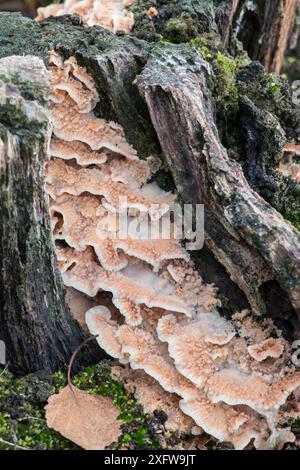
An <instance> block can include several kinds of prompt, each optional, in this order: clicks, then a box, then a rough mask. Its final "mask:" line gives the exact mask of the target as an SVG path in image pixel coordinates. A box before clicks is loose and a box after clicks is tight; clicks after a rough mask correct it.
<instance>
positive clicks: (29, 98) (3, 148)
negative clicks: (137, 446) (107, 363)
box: [0, 58, 99, 374]
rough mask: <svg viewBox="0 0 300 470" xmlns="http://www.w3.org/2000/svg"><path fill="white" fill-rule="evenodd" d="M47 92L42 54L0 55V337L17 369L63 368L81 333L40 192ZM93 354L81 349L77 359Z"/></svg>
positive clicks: (84, 360)
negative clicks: (6, 57)
mask: <svg viewBox="0 0 300 470" xmlns="http://www.w3.org/2000/svg"><path fill="white" fill-rule="evenodd" d="M47 94H48V77H47V71H46V68H45V66H44V64H43V62H42V61H37V60H36V59H35V58H26V59H25V60H24V59H23V58H15V59H13V58H12V59H9V63H7V62H5V63H3V61H2V60H0V188H1V198H0V241H1V242H0V272H1V276H0V338H1V340H3V341H4V342H5V345H6V351H7V361H8V362H9V364H10V369H11V370H12V371H14V372H16V373H18V374H23V373H28V372H32V371H36V370H41V369H44V370H48V371H55V370H57V369H64V368H65V367H66V366H67V364H68V362H69V359H70V356H71V355H72V352H73V351H74V349H75V348H76V347H77V346H78V345H79V344H80V343H81V342H82V341H83V339H84V334H83V332H82V331H81V329H80V327H79V325H78V324H77V323H76V322H75V321H74V320H73V318H72V316H71V314H70V312H69V310H68V308H67V306H66V304H65V300H64V288H63V285H62V281H61V278H60V274H59V272H58V269H57V265H56V259H55V254H54V245H53V242H52V237H51V231H50V221H49V215H48V200H47V198H46V194H45V193H44V191H43V166H44V163H45V161H46V159H47V147H48V145H49V139H50V135H51V128H50V125H49V119H48V113H47V110H46V108H45V105H46V99H47ZM98 357H99V356H98ZM92 360H93V356H92V353H91V352H85V355H83V356H82V357H81V358H79V362H78V366H79V365H82V364H86V363H89V362H91V361H92Z"/></svg>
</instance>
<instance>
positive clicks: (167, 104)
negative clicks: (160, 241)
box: [0, 2, 300, 368]
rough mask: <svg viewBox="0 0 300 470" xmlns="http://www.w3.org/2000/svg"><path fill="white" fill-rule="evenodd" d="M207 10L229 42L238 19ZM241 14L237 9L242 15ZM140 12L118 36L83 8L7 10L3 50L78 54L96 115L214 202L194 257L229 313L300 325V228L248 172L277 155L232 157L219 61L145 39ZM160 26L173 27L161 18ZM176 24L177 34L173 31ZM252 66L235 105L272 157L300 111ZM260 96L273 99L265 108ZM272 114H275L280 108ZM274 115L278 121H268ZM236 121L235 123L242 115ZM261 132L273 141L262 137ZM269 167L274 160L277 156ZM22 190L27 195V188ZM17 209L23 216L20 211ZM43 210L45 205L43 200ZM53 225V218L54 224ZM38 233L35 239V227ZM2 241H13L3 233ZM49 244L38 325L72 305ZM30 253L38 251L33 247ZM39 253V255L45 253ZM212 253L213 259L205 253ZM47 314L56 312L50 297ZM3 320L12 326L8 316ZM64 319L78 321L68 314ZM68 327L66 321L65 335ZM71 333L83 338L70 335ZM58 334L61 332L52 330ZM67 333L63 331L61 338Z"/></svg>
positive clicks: (165, 181)
mask: <svg viewBox="0 0 300 470" xmlns="http://www.w3.org/2000/svg"><path fill="white" fill-rule="evenodd" d="M138 3H140V2H138ZM144 3H145V2H144ZM146 3H147V2H146ZM186 3H187V4H190V3H191V2H186ZM193 3H197V2H193ZM198 3H199V2H198ZM203 5H204V3H203ZM210 11H211V10H210ZM198 13H199V15H200V16H201V15H202V19H203V18H206V19H207V21H206V22H204V21H203V22H202V23H201V24H202V25H204V28H207V27H208V25H209V24H210V22H212V23H211V24H213V29H214V31H215V33H214V34H216V36H217V35H218V34H221V32H222V31H227V32H226V33H224V34H225V35H224V36H223V41H224V40H225V41H226V39H225V38H226V36H228V29H227V28H225V29H224V28H223V29H222V28H221V29H220V25H223V26H224V25H225V24H226V22H225V20H224V21H223V20H222V18H224V16H222V14H223V13H224V9H219V10H218V15H217V14H215V15H214V17H212V16H211V14H210V13H209V14H208V13H207V10H205V11H204V10H201V11H200V10H198ZM231 13H232V12H231ZM231 13H230V14H229V17H232V16H233V15H232V14H231ZM227 17H228V16H227ZM185 18H186V17H185ZM197 18H198V17H197ZM212 18H213V19H212ZM171 19H173V18H171ZM169 20H170V17H169ZM169 20H168V21H169ZM138 21H139V18H138V17H137V23H136V30H135V32H134V33H133V34H132V35H131V36H125V37H123V36H114V35H113V34H111V33H109V32H108V31H105V30H103V29H101V28H92V29H86V28H84V27H82V25H81V22H80V21H79V19H78V18H75V17H68V18H66V17H64V18H58V19H52V20H48V21H45V22H43V23H42V24H37V23H36V22H33V21H30V20H28V19H25V18H22V17H20V16H17V15H0V57H8V56H11V55H12V54H20V53H22V54H24V55H26V54H31V55H35V56H38V57H40V58H42V59H43V60H44V61H45V62H46V61H47V57H48V53H49V50H51V49H55V50H56V51H58V52H59V53H60V54H62V55H63V56H64V57H66V58H67V57H70V56H71V55H75V56H76V58H77V60H78V61H79V62H80V63H81V64H82V65H84V66H85V67H86V68H87V70H88V72H89V73H90V74H91V75H92V76H93V78H94V80H95V82H96V86H97V89H98V92H99V95H100V98H101V99H100V102H99V104H98V106H97V108H96V113H97V114H98V115H99V116H101V117H104V118H106V119H112V120H114V121H116V122H118V123H119V124H121V125H122V126H123V128H124V130H125V134H126V137H127V139H128V141H129V142H130V143H131V144H132V145H134V146H135V148H136V149H137V150H138V152H139V154H140V156H142V157H146V156H148V155H153V154H155V155H158V156H160V157H161V158H163V159H164V160H165V161H166V162H167V164H168V167H169V170H170V173H171V175H172V177H173V180H172V179H170V178H169V176H168V174H166V173H161V174H159V175H158V177H157V180H158V181H159V182H160V183H161V184H162V185H163V186H164V187H167V186H168V185H169V182H170V181H171V183H170V184H171V186H172V185H174V183H175V186H176V189H177V192H178V194H179V195H180V197H181V199H182V200H183V201H184V202H188V203H191V202H193V203H204V204H205V207H206V227H205V229H206V239H205V244H206V247H205V250H203V251H200V252H197V253H194V254H193V257H194V259H195V263H196V266H197V267H198V268H199V270H200V272H201V274H202V275H203V277H204V279H205V280H206V281H209V282H215V283H216V285H217V286H218V287H219V289H220V292H221V293H222V294H225V295H227V296H229V301H230V303H231V304H232V309H231V311H232V310H234V309H235V308H240V307H244V306H247V305H250V306H251V307H252V308H253V310H254V312H255V313H257V314H263V313H266V314H269V315H272V316H273V317H275V318H277V319H280V320H282V319H285V320H289V322H291V324H293V325H294V326H295V327H298V326H299V321H298V319H297V313H298V315H299V311H300V298H299V292H300V281H299V279H300V276H299V274H300V273H299V271H300V261H299V258H300V257H299V252H300V234H299V232H298V231H297V230H296V229H295V228H293V227H292V225H291V224H290V223H289V222H287V221H286V220H285V219H284V218H283V217H282V215H280V213H279V212H278V210H276V207H275V206H276V200H277V199H280V198H281V194H282V193H281V192H280V189H278V188H275V189H274V194H273V196H272V197H271V198H270V200H269V202H267V199H268V198H267V197H266V196H265V195H264V194H263V191H262V189H261V188H260V187H258V186H257V184H256V181H252V180H251V177H250V176H251V175H253V174H254V173H255V174H258V170H257V169H259V170H260V173H261V174H266V177H267V176H268V175H267V173H266V172H267V171H268V165H265V163H264V161H262V158H261V159H259V158H257V162H256V170H255V172H254V173H253V172H251V171H247V169H246V167H245V165H244V162H242V161H241V164H239V163H238V161H237V160H233V159H232V158H229V156H228V152H227V150H226V148H225V147H224V146H223V145H222V143H221V138H220V135H219V132H218V128H217V124H219V123H218V122H217V118H216V109H215V99H216V96H215V94H214V93H215V89H216V84H217V83H218V79H217V78H216V77H215V74H214V72H213V68H212V67H211V65H210V64H208V63H207V62H206V61H205V60H204V59H203V57H202V56H201V54H199V52H198V51H197V50H195V49H193V48H191V47H190V46H189V45H184V44H182V45H176V44H168V43H165V42H159V43H157V42H155V41H154V42H152V41H151V42H150V41H149V42H146V41H144V40H139V39H137V38H136V37H134V35H135V34H136V35H140V36H143V37H145V31H144V30H143V29H142V27H141V28H140V29H139V30H138V26H139V22H138ZM171 24H173V23H171ZM173 25H174V24H173ZM161 26H162V28H163V27H164V26H163V25H162V24H161ZM227 26H228V24H227ZM164 30H166V27H165V29H164ZM168 31H169V33H170V29H168ZM185 31H187V30H185ZM173 32H174V30H173ZM147 34H149V32H148V33H147ZM155 34H156V32H155ZM172 34H173V33H172ZM184 34H185V33H184ZM152 39H153V38H152ZM254 69H255V67H252V68H251V65H250V66H248V67H246V68H245V69H242V70H241V72H240V76H239V80H240V85H239V87H240V88H239V89H238V92H239V96H238V103H237V104H238V105H239V106H240V112H239V113H238V114H237V115H236V116H235V117H236V119H242V118H243V117H245V116H246V115H248V114H249V109H251V110H252V115H251V119H252V121H251V123H250V124H251V126H253V128H255V129H256V130H257V132H259V133H260V137H259V138H258V137H257V138H256V137H255V134H254V133H253V132H250V131H249V135H251V136H252V137H253V135H254V140H255V139H256V143H257V142H258V141H259V144H260V145H259V147H263V148H264V149H265V150H266V149H267V150H266V153H267V154H268V155H270V152H269V150H270V148H271V147H268V145H271V144H270V142H273V134H270V129H271V130H273V129H274V128H275V129H276V130H277V131H278V137H276V139H275V140H276V145H275V146H274V150H273V153H274V154H276V155H280V154H281V149H282V146H283V144H284V141H285V136H286V133H289V134H290V136H293V135H294V132H295V130H294V127H293V126H294V125H295V124H294V121H296V118H295V117H294V120H293V119H291V116H292V115H293V116H296V115H295V113H296V111H295V109H294V108H292V105H291V104H289V106H290V108H289V111H287V110H285V112H284V113H282V114H280V111H278V110H277V108H276V106H275V105H274V108H272V109H271V106H270V103H273V101H271V99H270V97H269V96H270V95H268V94H266V87H267V85H268V82H266V83H264V80H265V77H264V76H263V74H262V76H260V75H259V80H261V81H260V82H259V86H258V85H257V84H256V82H255V81H254V80H252V79H250V78H251V76H252V75H253V74H254V76H256V75H255V74H256V72H255V70H257V68H256V69H255V70H254ZM256 79H258V78H257V77H256ZM251 83H252V85H253V87H254V88H256V91H260V90H261V94H262V97H263V98H260V99H259V100H258V103H256V102H255V96H254V95H255V92H253V93H252V88H251ZM38 88H39V87H38ZM287 96H289V95H288V92H287ZM217 98H218V97H217ZM286 99H288V98H286ZM259 105H260V106H262V107H263V109H259ZM243 106H244V107H243ZM272 112H273V113H274V114H271V113H272ZM261 113H262V114H261ZM288 113H290V114H288ZM293 113H294V114H293ZM266 116H267V117H268V119H270V121H268V120H267V123H266V122H265V121H266V119H265V117H266ZM298 117H299V116H298ZM298 117H297V119H298ZM291 121H292V123H293V124H291ZM237 122H238V121H234V123H235V124H236V123H237ZM274 123H276V126H274ZM250 124H249V120H248V121H247V122H246V123H245V122H244V129H246V130H249V129H250V128H251V127H250ZM266 126H267V128H266ZM219 129H220V126H219ZM251 129H252V128H251ZM174 130H176V132H174ZM10 132H11V131H10ZM34 136H35V132H32V134H31V137H30V139H29V140H30V142H32V145H33V142H34V141H35V139H36V138H37V137H34ZM239 139H240V141H239V144H240V145H243V144H244V137H243V136H239ZM259 139H260V140H259ZM19 140H20V141H21V142H23V140H24V139H23V137H22V139H19ZM262 142H265V144H264V146H263V145H262ZM272 145H273V144H272ZM32 150H33V147H32V146H30V147H29V151H28V152H27V155H28V157H27V158H28V159H30V156H31V155H32ZM247 155H248V157H247V158H249V160H250V159H253V158H254V157H253V155H252V154H251V153H248V154H247ZM256 157H257V155H256V154H255V158H256ZM6 158H7V157H6ZM31 158H33V157H31ZM43 158H44V157H43ZM269 166H272V163H271V161H270V164H269ZM37 171H38V170H37ZM264 172H265V173H264ZM24 184H25V182H24ZM26 184H28V182H26ZM41 185H42V182H41V180H38V185H37V187H38V188H39V189H38V192H37V193H36V199H34V201H33V202H30V204H29V205H28V207H26V210H28V212H27V213H28V214H34V211H32V210H31V208H32V207H35V205H36V203H37V202H36V201H37V200H41V201H43V194H42V189H41V188H42V186H41ZM281 187H282V184H281ZM285 188H288V186H286V187H285ZM23 193H24V194H25V191H23ZM18 194H19V199H18V201H17V202H18V205H17V207H21V204H20V198H22V197H23V195H22V193H18ZM272 206H273V207H272ZM277 209H278V207H277ZM11 213H12V214H13V212H12V211H11ZM42 213H43V214H45V211H44V209H43V211H42ZM1 217H3V215H2V216H1ZM5 217H7V215H5ZM10 217H11V215H10ZM14 217H15V216H14ZM4 220H6V219H4ZM43 224H45V222H44V219H43V217H41V218H40V219H39V220H38V225H37V224H36V221H35V225H34V226H35V232H34V233H35V234H36V233H37V232H38V229H39V228H40V227H43ZM47 224H48V221H47V222H46V227H47V234H48V233H49V232H48V225H47ZM0 225H2V219H1V220H0ZM19 225H20V224H19V222H18V226H19ZM12 227H13V228H12V231H13V236H14V237H15V238H16V233H17V232H18V230H21V229H22V230H23V228H22V226H21V228H20V229H18V228H17V227H16V224H15V225H14V226H12ZM2 237H3V235H2ZM34 238H37V237H36V235H35V236H34ZM4 239H5V240H8V238H6V236H5V235H4ZM38 241H40V239H39V238H38ZM30 249H31V248H30ZM39 250H50V252H51V256H53V253H52V247H51V243H50V242H49V238H46V242H45V243H43V244H41V243H39ZM50 252H49V251H48V252H47V253H48V255H47V256H46V257H44V255H43V257H42V261H43V262H45V260H47V262H46V266H45V265H44V264H43V267H42V268H41V269H42V271H41V272H43V269H46V270H47V273H48V276H49V277H47V276H46V277H43V276H41V278H40V279H36V276H35V278H34V282H35V283H36V285H37V288H36V290H37V292H40V291H41V290H42V288H43V289H45V290H46V292H47V296H48V297H47V302H45V303H42V305H43V308H42V309H40V310H39V311H38V314H37V316H35V317H34V318H35V322H33V323H34V325H36V324H37V323H39V325H40V324H43V322H44V319H45V314H46V310H45V309H44V307H45V305H46V303H47V304H48V305H53V302H54V306H53V312H57V311H58V310H57V309H58V308H61V309H62V310H63V312H64V311H65V310H64V307H61V306H63V305H64V303H63V299H62V294H61V290H62V286H61V281H60V279H59V278H57V275H56V274H55V270H54V269H53V261H51V262H50V260H51V256H50V254H49V253H50ZM12 253H14V251H12ZM39 253H41V252H39ZM27 255H28V256H29V255H30V250H29V251H28V252H27ZM5 256H7V254H5ZM13 256H15V255H13ZM37 259H39V263H41V254H39V256H38V257H37ZM207 260H209V265H205V263H204V261H207ZM6 262H8V261H6ZM36 263H37V262H36V261H35V267H32V273H33V272H35V273H36V272H37V268H36V266H37V264H36ZM9 266H10V268H9V269H11V270H12V271H11V272H14V270H13V266H11V264H10V265H9ZM49 266H51V269H50V268H49ZM16 279H17V278H16V276H13V277H11V278H10V282H9V289H10V290H12V291H16V289H17V288H18V285H19V284H18V282H16ZM41 286H43V287H41ZM45 286H46V287H45ZM28 290H30V288H29V289H28ZM32 290H34V289H32ZM27 292H28V291H27ZM26 295H28V293H26ZM11 297H12V296H11ZM9 298H10V297H9ZM20 298H21V297H20ZM29 299H30V297H29ZM55 299H56V300H55ZM35 300H36V301H35V303H34V304H33V305H34V306H33V308H32V310H31V315H32V311H35V310H36V308H37V304H38V302H42V301H43V299H41V298H39V299H38V302H37V299H35ZM43 309H44V310H43ZM41 310H42V311H41ZM10 312H11V316H12V317H15V318H16V319H18V315H19V306H18V305H17V306H16V305H13V306H12V308H11V310H10ZM2 315H3V313H2ZM47 315H48V316H49V307H48V310H47ZM62 315H63V316H64V315H65V314H64V313H63V314H62ZM66 315H67V313H66ZM54 317H55V314H54ZM3 318H4V320H5V324H6V325H7V324H8V316H7V315H6V316H5V317H3ZM51 318H53V316H52V314H51V315H50V320H48V321H51ZM64 318H65V319H66V323H68V324H69V318H68V319H67V317H64ZM16 324H17V321H15V322H14V325H16ZM24 325H25V326H24V329H28V327H27V325H26V324H25V323H24ZM71 325H72V323H71ZM6 328H7V326H6ZM65 328H66V327H65V326H64V328H63V330H64V333H65V331H66V330H65ZM70 328H72V326H71V327H70ZM74 328H75V326H74ZM30 329H33V327H32V325H29V330H30ZM50 330H52V327H51V328H50ZM24 331H25V330H24ZM58 331H60V329H59V328H58ZM17 336H18V337H19V336H20V335H19V334H18V335H17ZM58 337H59V334H58ZM67 337H68V338H70V337H72V338H73V337H77V336H76V335H74V333H73V334H71V333H68V334H67ZM51 340H53V341H55V339H52V338H51ZM58 342H61V340H60V339H58ZM65 344H69V343H68V341H67V342H66V343H65V342H64V345H65ZM22 348H23V346H22ZM22 348H19V352H18V351H17V350H18V345H16V347H15V350H14V352H15V354H18V355H19V354H20V351H23V349H22ZM24 348H25V346H24ZM37 349H38V348H36V350H37ZM70 349H72V348H71V347H70V348H69V349H68V351H67V352H66V351H64V354H65V356H66V355H68V352H69V351H70ZM24 351H25V349H24ZM47 352H49V348H48V350H47ZM65 356H64V357H65ZM49 362H51V367H52V368H55V367H57V366H58V365H59V361H58V360H56V359H54V360H52V358H49Z"/></svg>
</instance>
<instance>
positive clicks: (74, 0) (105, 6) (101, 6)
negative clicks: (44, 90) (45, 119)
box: [36, 0, 135, 87]
mask: <svg viewBox="0 0 300 470" xmlns="http://www.w3.org/2000/svg"><path fill="white" fill-rule="evenodd" d="M134 1H135V0H113V1H112V0H65V1H64V3H62V4H61V3H59V4H57V3H53V4H50V5H48V6H46V7H41V8H38V16H37V18H36V19H37V20H38V21H42V20H44V19H45V18H48V17H49V16H62V15H73V14H77V15H79V16H81V18H82V20H83V23H84V24H85V25H86V26H103V27H104V28H106V29H109V30H110V31H113V32H114V33H116V32H118V31H124V32H127V33H128V32H129V31H130V30H131V29H132V27H133V25H134V16H133V13H132V12H130V11H128V7H130V6H131V5H132V4H133V3H134ZM61 86H62V87H63V86H64V85H63V84H62V85H61Z"/></svg>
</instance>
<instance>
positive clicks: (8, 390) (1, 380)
mask: <svg viewBox="0 0 300 470" xmlns="http://www.w3.org/2000/svg"><path fill="white" fill-rule="evenodd" d="M52 393H54V389H53V387H52V386H51V385H50V384H49V383H48V382H47V381H43V380H40V379H38V378H37V377H36V376H34V375H30V376H28V377H26V378H23V379H18V378H14V376H13V375H12V374H10V373H9V372H8V371H7V370H6V371H3V372H2V373H1V374H0V449H1V450H18V449H19V448H20V447H21V448H26V449H35V450H46V449H47V450H55V449H57V450H75V449H78V447H77V446H76V445H75V444H73V443H71V442H70V441H68V440H67V439H64V438H63V437H62V436H60V434H58V433H56V432H55V431H53V430H52V429H49V428H48V426H47V424H46V419H45V412H44V406H45V402H46V401H47V398H48V397H49V395H51V394H52Z"/></svg>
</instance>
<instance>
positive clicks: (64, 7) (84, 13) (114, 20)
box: [36, 0, 135, 33]
mask: <svg viewBox="0 0 300 470" xmlns="http://www.w3.org/2000/svg"><path fill="white" fill-rule="evenodd" d="M134 2H135V0H65V1H64V3H63V4H55V3H54V4H51V5H48V6H47V7H41V8H38V16H37V18H36V19H37V20H38V21H42V20H44V19H45V18H48V17H49V16H61V15H73V14H77V15H79V16H81V18H82V20H83V23H84V24H85V25H86V26H103V27H104V28H106V29H109V30H110V31H113V32H114V33H116V32H118V31H124V32H126V33H128V32H129V31H130V30H131V29H132V28H133V25H134V16H133V13H132V12H130V11H129V10H128V7H130V6H131V5H132V4H133V3H134Z"/></svg>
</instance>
